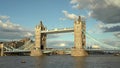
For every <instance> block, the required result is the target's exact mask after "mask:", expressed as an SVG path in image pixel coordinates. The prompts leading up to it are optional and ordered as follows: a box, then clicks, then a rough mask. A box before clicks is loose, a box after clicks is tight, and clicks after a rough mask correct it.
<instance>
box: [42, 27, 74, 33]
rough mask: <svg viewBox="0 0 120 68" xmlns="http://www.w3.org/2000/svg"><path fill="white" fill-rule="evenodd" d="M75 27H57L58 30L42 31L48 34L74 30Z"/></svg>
mask: <svg viewBox="0 0 120 68" xmlns="http://www.w3.org/2000/svg"><path fill="white" fill-rule="evenodd" d="M73 31H74V29H73V28H70V29H58V30H57V29H56V30H46V31H41V33H46V34H53V33H65V32H73Z"/></svg>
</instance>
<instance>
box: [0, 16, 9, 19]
mask: <svg viewBox="0 0 120 68" xmlns="http://www.w3.org/2000/svg"><path fill="white" fill-rule="evenodd" d="M9 18H10V17H9V16H1V15H0V20H3V19H9Z"/></svg>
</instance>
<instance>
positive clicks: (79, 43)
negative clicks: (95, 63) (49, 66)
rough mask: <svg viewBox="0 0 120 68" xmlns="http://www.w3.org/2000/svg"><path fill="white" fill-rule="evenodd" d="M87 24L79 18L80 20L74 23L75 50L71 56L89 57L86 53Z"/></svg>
mask: <svg viewBox="0 0 120 68" xmlns="http://www.w3.org/2000/svg"><path fill="white" fill-rule="evenodd" d="M85 28H86V27H85V22H84V21H82V20H81V17H80V16H79V18H78V20H77V21H75V22H74V48H73V49H72V52H71V56H87V55H88V54H87V52H86V51H85V49H84V47H85V43H86V39H85V34H84V33H83V31H85Z"/></svg>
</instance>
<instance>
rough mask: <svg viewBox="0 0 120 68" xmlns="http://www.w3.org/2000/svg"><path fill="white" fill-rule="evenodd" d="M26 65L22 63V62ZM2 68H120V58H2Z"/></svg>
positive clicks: (58, 56)
mask: <svg viewBox="0 0 120 68" xmlns="http://www.w3.org/2000/svg"><path fill="white" fill-rule="evenodd" d="M23 60H24V61H25V62H26V63H21V61H23ZM0 68H120V57H119V56H88V57H71V56H70V55H53V56H41V57H31V56H5V57H0Z"/></svg>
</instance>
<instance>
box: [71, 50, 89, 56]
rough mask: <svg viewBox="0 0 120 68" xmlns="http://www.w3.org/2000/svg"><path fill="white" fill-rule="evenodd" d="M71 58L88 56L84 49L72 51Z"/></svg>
mask: <svg viewBox="0 0 120 68" xmlns="http://www.w3.org/2000/svg"><path fill="white" fill-rule="evenodd" d="M71 56H88V53H87V52H86V51H85V50H84V49H72V51H71Z"/></svg>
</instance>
